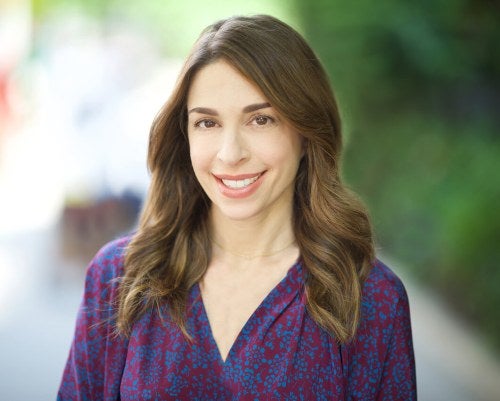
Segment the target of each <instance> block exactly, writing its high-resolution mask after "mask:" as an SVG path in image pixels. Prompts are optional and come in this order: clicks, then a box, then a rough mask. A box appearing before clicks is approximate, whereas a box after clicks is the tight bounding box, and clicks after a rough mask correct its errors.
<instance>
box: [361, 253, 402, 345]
mask: <svg viewBox="0 0 500 401" xmlns="http://www.w3.org/2000/svg"><path fill="white" fill-rule="evenodd" d="M409 324H410V310H409V304H408V296H407V293H406V289H405V286H404V285H403V282H402V281H401V279H400V278H399V277H398V276H397V275H396V274H395V273H394V272H393V271H392V270H391V269H390V268H389V267H388V266H386V265H385V264H384V263H382V262H381V261H379V260H377V261H376V262H375V263H374V265H373V267H372V270H371V272H370V274H369V276H368V278H367V280H366V281H365V283H364V286H363V298H362V304H361V321H360V326H359V328H358V334H357V337H358V338H363V337H364V336H366V337H367V338H372V340H373V339H374V338H377V339H378V340H380V341H381V342H382V343H384V344H386V343H387V342H388V338H386V337H387V336H389V337H390V336H391V335H392V331H393V330H394V328H395V327H396V326H400V325H405V326H406V325H408V326H409Z"/></svg>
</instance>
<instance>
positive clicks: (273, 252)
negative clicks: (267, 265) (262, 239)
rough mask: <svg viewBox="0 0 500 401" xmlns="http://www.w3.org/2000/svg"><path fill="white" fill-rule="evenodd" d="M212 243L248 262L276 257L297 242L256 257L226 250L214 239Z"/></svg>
mask: <svg viewBox="0 0 500 401" xmlns="http://www.w3.org/2000/svg"><path fill="white" fill-rule="evenodd" d="M212 243H214V244H215V245H217V246H218V247H219V248H220V249H222V250H223V251H225V252H228V253H230V254H231V255H234V256H238V257H240V258H243V259H246V260H252V259H257V258H263V257H267V256H273V255H276V254H278V253H280V252H283V251H284V250H285V249H287V248H289V247H290V246H291V245H292V244H293V243H295V240H293V241H292V242H290V243H289V244H287V245H286V246H285V247H283V248H280V249H278V250H276V251H272V252H266V253H259V254H256V255H248V254H244V253H238V252H234V251H231V250H229V249H226V248H224V247H223V246H222V245H221V244H219V243H218V242H217V241H215V240H214V239H212Z"/></svg>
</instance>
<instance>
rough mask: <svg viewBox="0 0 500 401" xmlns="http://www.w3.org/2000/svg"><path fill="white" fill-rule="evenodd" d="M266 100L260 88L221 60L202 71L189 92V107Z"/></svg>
mask: <svg viewBox="0 0 500 401" xmlns="http://www.w3.org/2000/svg"><path fill="white" fill-rule="evenodd" d="M264 101H267V99H266V97H265V96H264V94H263V93H262V91H261V90H260V88H259V87H258V86H257V85H256V84H255V83H254V82H252V81H250V80H249V79H248V78H246V77H245V76H244V75H243V74H241V73H240V72H239V71H238V70H237V69H236V68H235V67H233V66H232V65H231V64H229V63H228V62H227V61H224V60H218V61H215V62H213V63H210V64H208V65H206V66H205V67H203V68H202V69H200V70H199V71H198V72H197V73H196V75H195V76H194V78H193V80H192V82H191V85H190V88H189V91H188V99H187V104H188V107H197V106H209V105H210V106H215V105H216V104H220V105H221V106H229V105H234V106H236V105H247V104H250V103H254V102H264Z"/></svg>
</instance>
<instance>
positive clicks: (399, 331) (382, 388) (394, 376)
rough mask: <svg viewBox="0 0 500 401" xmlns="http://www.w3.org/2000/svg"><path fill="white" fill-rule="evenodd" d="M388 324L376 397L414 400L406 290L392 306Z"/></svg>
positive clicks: (415, 394)
mask: <svg viewBox="0 0 500 401" xmlns="http://www.w3.org/2000/svg"><path fill="white" fill-rule="evenodd" d="M403 291H404V288H403ZM391 326H392V332H391V335H390V340H389V344H388V347H387V354H386V359H385V361H384V364H383V369H382V377H381V381H380V385H379V392H378V394H377V400H378V401H383V400H394V401H396V400H397V401H414V400H416V399H417V388H416V374H415V357H414V353H413V340H412V334H411V322H410V308H409V304H408V297H407V295H406V291H404V293H403V294H402V295H401V296H400V298H399V300H398V302H397V303H396V305H395V308H394V317H393V323H392V325H391ZM391 326H389V328H391Z"/></svg>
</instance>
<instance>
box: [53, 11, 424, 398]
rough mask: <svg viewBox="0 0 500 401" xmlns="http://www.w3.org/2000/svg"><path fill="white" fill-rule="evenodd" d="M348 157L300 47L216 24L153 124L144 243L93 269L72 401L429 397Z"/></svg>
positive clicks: (72, 370) (279, 37) (67, 393)
mask: <svg viewBox="0 0 500 401" xmlns="http://www.w3.org/2000/svg"><path fill="white" fill-rule="evenodd" d="M340 150H341V133H340V121H339V115H338V110H337V105H336V103H335V100H334V97H333V95H332V92H331V89H330V86H329V82H328V79H327V77H326V74H325V72H324V70H323V68H322V66H321V65H320V63H319V61H318V59H317V57H316V56H315V55H314V53H313V52H312V50H311V49H310V48H309V46H308V45H307V44H306V42H305V41H304V39H303V38H302V37H301V36H300V35H299V34H298V33H297V32H295V31H294V30H293V29H292V28H290V27H289V26H287V25H285V24H284V23H282V22H281V21H279V20H277V19H275V18H272V17H269V16H254V17H234V18H229V19H227V20H223V21H220V22H218V23H216V24H214V25H211V26H209V27H208V28H207V29H206V30H205V31H204V32H203V33H202V35H201V36H200V38H199V39H198V41H197V42H196V44H195V46H194V48H193V50H192V52H191V54H190V56H189V57H188V59H187V61H186V63H185V66H184V68H183V70H182V72H181V75H180V78H179V80H178V83H177V86H176V88H175V90H174V92H173V94H172V96H171V97H170V100H169V101H168V102H167V103H166V105H165V107H164V108H163V109H162V111H161V112H160V113H159V115H158V116H157V118H156V120H155V121H154V123H153V126H152V129H151V136H150V143H149V156H148V163H149V168H150V170H151V174H152V182H151V188H150V192H149V195H148V199H147V201H146V204H145V207H144V210H143V213H142V216H141V220H140V224H139V228H138V231H137V232H136V233H135V234H134V235H133V236H132V237H131V238H125V239H120V240H118V241H115V242H113V243H111V244H109V245H107V246H106V247H105V248H103V249H102V250H101V251H100V253H99V254H98V255H97V256H96V258H95V259H94V260H93V261H92V263H91V264H90V266H89V269H88V273H87V279H86V288H85V294H84V300H83V304H82V307H81V309H80V312H79V315H78V321H77V327H76V333H75V338H74V341H73V344H72V347H71V351H70V356H69V359H68V363H67V365H66V369H65V371H64V376H63V380H62V383H61V387H60V390H59V396H58V399H60V400H73V399H78V400H84V399H92V400H118V399H121V400H132V399H134V400H168V399H180V400H229V399H239V400H268V399H286V400H295V399H297V400H299V399H301V400H316V399H318V400H320V399H321V400H323V399H324V400H326V399H328V400H341V399H342V400H343V399H349V400H364V401H366V400H413V399H415V398H416V396H415V371H414V359H413V349H412V338H411V328H410V319H409V310H408V301H407V296H406V293H405V290H404V287H403V285H402V283H401V282H400V280H399V279H398V278H397V277H396V276H395V275H394V274H393V273H392V272H391V271H390V270H389V269H388V268H387V267H386V266H384V265H383V264H382V263H381V262H379V261H377V260H376V259H375V257H374V251H373V241H372V234H371V228H370V224H369V221H368V217H367V214H366V212H365V210H364V209H363V207H362V206H361V205H360V204H359V203H358V201H357V200H356V199H355V198H354V197H353V196H352V195H350V194H349V193H348V192H347V190H346V189H345V188H344V187H343V185H342V182H341V180H340V176H339V157H340Z"/></svg>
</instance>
